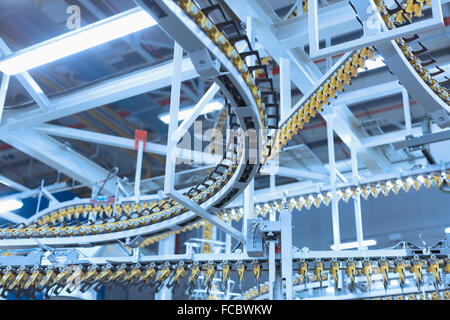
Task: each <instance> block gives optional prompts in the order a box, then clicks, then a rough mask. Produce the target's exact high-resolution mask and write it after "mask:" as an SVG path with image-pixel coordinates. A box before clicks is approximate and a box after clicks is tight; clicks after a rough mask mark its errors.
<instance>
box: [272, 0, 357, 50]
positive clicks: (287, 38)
mask: <svg viewBox="0 0 450 320" xmlns="http://www.w3.org/2000/svg"><path fill="white" fill-rule="evenodd" d="M318 12H319V34H320V35H321V36H322V37H323V38H334V37H339V36H343V35H345V34H348V33H353V32H357V31H358V30H360V29H361V25H360V24H359V22H358V20H356V18H355V12H354V11H353V9H352V8H351V7H350V5H349V4H348V2H347V1H342V2H338V3H336V4H332V5H328V6H325V7H323V8H319V10H318ZM272 28H273V30H274V32H275V34H276V35H277V38H278V39H280V42H281V43H282V44H283V45H284V46H285V48H288V49H292V48H297V47H303V46H305V45H307V44H308V42H309V39H308V35H309V33H308V15H307V14H302V15H297V17H294V18H290V19H287V20H285V21H281V22H279V23H275V24H274V25H273V27H272Z"/></svg>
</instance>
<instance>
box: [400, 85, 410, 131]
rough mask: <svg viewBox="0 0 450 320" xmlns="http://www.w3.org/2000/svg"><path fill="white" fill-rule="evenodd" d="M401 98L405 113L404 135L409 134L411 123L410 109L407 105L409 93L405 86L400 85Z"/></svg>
mask: <svg viewBox="0 0 450 320" xmlns="http://www.w3.org/2000/svg"><path fill="white" fill-rule="evenodd" d="M402 100H403V113H404V115H405V126H406V135H407V136H409V135H411V130H412V123H411V110H410V107H409V95H408V91H406V89H405V87H402Z"/></svg>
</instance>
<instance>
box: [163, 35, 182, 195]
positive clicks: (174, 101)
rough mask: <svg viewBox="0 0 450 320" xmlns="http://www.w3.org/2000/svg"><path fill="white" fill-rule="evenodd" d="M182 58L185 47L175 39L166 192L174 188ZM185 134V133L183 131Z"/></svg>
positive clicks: (165, 180) (165, 179) (165, 181)
mask: <svg viewBox="0 0 450 320" xmlns="http://www.w3.org/2000/svg"><path fill="white" fill-rule="evenodd" d="M181 59H183V47H181V45H180V44H179V43H178V42H176V41H175V44H174V49H173V68H172V88H171V90H170V118H169V132H168V133H167V156H166V171H165V177H164V193H166V194H168V193H169V192H170V191H172V190H173V189H174V184H175V163H176V160H177V159H176V153H175V148H176V147H177V143H178V139H177V134H176V133H177V131H178V112H179V111H180V93H181V68H180V67H181ZM183 134H184V133H183Z"/></svg>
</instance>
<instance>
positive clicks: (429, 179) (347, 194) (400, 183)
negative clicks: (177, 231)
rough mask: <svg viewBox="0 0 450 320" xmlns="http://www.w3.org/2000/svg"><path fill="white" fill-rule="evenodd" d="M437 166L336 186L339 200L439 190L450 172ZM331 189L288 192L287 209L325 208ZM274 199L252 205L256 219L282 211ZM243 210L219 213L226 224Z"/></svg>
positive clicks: (279, 201)
mask: <svg viewBox="0 0 450 320" xmlns="http://www.w3.org/2000/svg"><path fill="white" fill-rule="evenodd" d="M439 167H440V166H439V165H437V166H430V167H428V168H425V169H420V170H415V171H412V172H403V174H402V176H401V177H391V178H388V179H380V180H377V177H372V178H370V179H368V180H365V181H361V182H360V183H359V184H358V185H355V184H354V183H352V182H349V183H342V184H340V185H338V186H337V192H336V193H337V195H338V200H339V201H340V200H342V201H344V202H346V203H347V202H348V200H349V199H351V198H353V199H354V198H356V197H357V196H361V197H362V198H363V199H365V200H367V199H368V198H369V196H372V197H374V198H377V197H378V195H380V194H382V195H384V196H385V197H387V196H389V194H394V195H398V194H399V192H400V190H403V191H404V192H406V193H408V192H409V191H410V190H415V191H419V190H420V189H421V187H422V186H424V187H425V188H426V190H430V188H431V186H433V185H434V186H436V187H437V188H440V187H441V185H442V184H443V183H444V182H446V183H447V184H450V170H448V169H447V170H441V169H438V168H439ZM330 189H331V187H330V186H324V187H322V188H321V190H320V191H317V192H311V191H303V192H301V191H300V192H295V191H293V192H289V197H288V199H287V201H288V205H289V209H290V210H291V211H292V210H293V209H294V208H295V209H297V210H298V211H300V210H302V209H303V208H305V209H308V210H309V209H311V207H312V206H314V207H316V208H319V207H320V206H321V205H322V204H323V205H325V206H328V205H329V204H330V201H331V197H332V195H331V192H330ZM273 197H274V199H271V196H270V195H269V196H268V197H267V198H266V200H265V201H264V202H258V203H255V211H254V214H255V217H257V216H263V217H265V216H266V215H267V213H271V212H281V203H282V202H281V199H280V196H279V195H273ZM242 210H243V209H242V207H233V208H226V209H225V210H223V211H222V219H223V220H225V221H229V220H238V219H240V217H242Z"/></svg>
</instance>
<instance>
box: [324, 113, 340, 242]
mask: <svg viewBox="0 0 450 320" xmlns="http://www.w3.org/2000/svg"><path fill="white" fill-rule="evenodd" d="M334 122H335V119H334V117H330V118H328V119H327V139H328V163H329V165H330V185H331V219H332V225H333V243H334V245H335V247H336V249H337V250H339V246H340V245H341V229H340V227H339V200H338V196H337V193H336V158H335V149H334V129H333V125H334Z"/></svg>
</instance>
